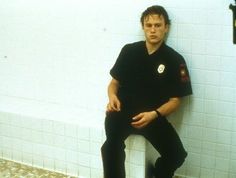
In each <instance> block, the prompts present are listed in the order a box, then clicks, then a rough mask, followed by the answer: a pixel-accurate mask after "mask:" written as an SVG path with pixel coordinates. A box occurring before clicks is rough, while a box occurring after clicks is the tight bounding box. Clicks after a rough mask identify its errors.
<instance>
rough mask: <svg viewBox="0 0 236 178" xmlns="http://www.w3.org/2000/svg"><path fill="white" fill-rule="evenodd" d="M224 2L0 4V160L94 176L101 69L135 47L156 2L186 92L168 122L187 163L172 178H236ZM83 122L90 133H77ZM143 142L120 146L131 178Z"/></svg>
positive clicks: (235, 88)
mask: <svg viewBox="0 0 236 178" xmlns="http://www.w3.org/2000/svg"><path fill="white" fill-rule="evenodd" d="M233 2H234V1H233V0H232V1H225V0H215V1H214V2H213V1H210V0H207V1H206V0H198V1H197V0H190V1H189V0H188V1H187V0H177V1H171V0H165V1H164V0H160V1H158V2H157V1H154V0H151V1H150V0H149V1H147V0H141V1H140V0H139V1H137V2H136V1H134V2H128V1H125V0H120V1H107V0H102V1H99V3H98V1H95V0H89V1H86V2H85V1H84V2H83V3H81V2H79V1H74V0H72V1H65V0H62V1H60V2H58V1H56V0H51V1H50V2H49V1H46V0H45V1H40V2H39V1H36V0H35V1H34V0H33V1H32V0H28V1H24V2H22V1H20V0H16V1H14V2H10V1H4V2H2V6H1V7H0V21H1V24H2V28H1V29H0V41H1V43H2V45H1V46H0V83H1V85H0V111H3V112H1V117H0V127H1V129H0V144H1V147H0V148H1V152H0V154H1V155H2V157H5V158H9V159H14V160H17V161H20V162H21V161H25V162H26V163H28V164H33V165H37V166H41V167H47V168H49V169H53V170H58V171H62V172H70V173H72V174H75V175H77V174H78V173H79V174H81V175H84V177H90V176H91V177H92V178H96V177H97V176H98V177H99V176H101V172H99V171H100V168H101V163H98V158H99V154H98V150H99V145H101V143H102V142H103V140H104V132H103V129H101V128H102V127H100V126H101V125H102V123H103V117H104V115H103V114H101V113H103V112H104V108H105V107H104V106H105V104H106V101H107V97H106V86H107V83H108V81H109V80H110V77H109V75H108V73H109V69H110V68H111V66H112V65H113V63H114V61H115V59H116V57H117V55H118V53H119V51H120V48H121V47H122V46H123V45H124V44H125V43H127V42H133V41H137V40H141V39H143V35H142V30H141V28H140V24H139V17H140V14H141V12H142V11H143V10H144V8H146V7H147V6H149V5H152V4H157V3H159V4H161V5H164V6H165V7H166V9H167V10H168V12H169V14H170V18H171V20H172V27H171V31H170V34H169V38H168V41H167V43H168V44H170V45H171V46H173V47H174V48H175V49H176V50H177V51H179V52H181V53H182V54H183V56H184V57H185V58H186V61H187V63H188V64H189V65H188V66H189V70H190V74H191V79H192V84H193V91H194V95H193V96H192V97H190V99H189V100H188V102H187V103H185V104H184V105H183V107H184V109H182V110H181V111H180V112H179V113H177V114H176V115H175V117H173V118H171V119H173V120H174V121H173V123H174V124H175V127H176V128H177V129H178V132H179V134H180V136H181V138H182V140H183V142H184V144H185V146H186V148H187V150H188V152H189V155H190V156H189V157H188V158H187V161H186V164H184V165H183V167H182V168H181V169H180V170H179V172H178V173H179V174H181V175H185V176H191V177H198V178H220V177H221V178H224V177H227V178H235V177H236V172H235V170H236V156H235V155H236V151H235V150H236V147H235V146H236V139H235V138H236V83H235V82H234V81H235V79H236V71H235V67H236V60H235V59H236V45H233V44H232V12H231V11H230V10H229V9H228V6H229V4H230V3H233ZM55 4H56V5H55ZM91 4H93V5H92V6H91ZM127 7H132V8H131V9H130V8H127ZM51 9H53V11H51ZM88 10H89V12H90V13H89V14H88V15H87V16H86V17H85V16H84V14H87V11H88ZM110 14H112V15H110ZM91 111H92V112H91ZM181 112H184V114H182V113H181ZM6 113H11V114H6ZM13 113H16V114H15V115H14V114H13ZM26 116H27V117H26ZM181 117H183V118H181ZM42 118H43V119H42ZM78 118H79V119H78ZM91 118H92V120H91ZM81 121H82V122H81ZM84 121H86V123H90V125H93V126H92V128H96V129H91V130H90V129H88V127H84V126H83V125H85V122H84ZM91 123H93V124H91ZM78 126H81V127H80V128H79V129H78ZM98 128H100V129H98ZM143 142H145V141H144V140H143V139H142V138H140V137H132V139H130V141H127V148H128V149H129V150H127V153H128V155H129V156H128V157H127V161H128V162H127V164H128V166H126V167H127V172H128V173H129V174H128V175H130V178H131V177H132V178H137V177H135V176H137V175H136V174H137V173H138V170H141V169H139V165H133V162H134V160H133V159H134V157H136V156H137V157H136V158H137V159H138V160H142V159H143V157H142V156H143V155H142V154H140V155H139V154H137V153H138V152H139V151H140V152H141V153H142V151H144V150H145V146H144V143H143ZM13 143H14V145H13ZM134 145H135V148H134ZM130 149H131V150H134V152H132V153H131V152H130ZM130 155H132V156H130ZM136 158H135V159H136ZM187 163H188V164H187ZM78 165H79V166H78ZM131 167H132V169H131ZM136 170H137V172H136ZM140 175H141V173H140Z"/></svg>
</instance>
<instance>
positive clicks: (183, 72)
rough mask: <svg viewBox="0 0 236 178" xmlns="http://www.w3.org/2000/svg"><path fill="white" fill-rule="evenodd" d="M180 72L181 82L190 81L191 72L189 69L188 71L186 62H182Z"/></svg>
mask: <svg viewBox="0 0 236 178" xmlns="http://www.w3.org/2000/svg"><path fill="white" fill-rule="evenodd" d="M179 72H180V80H181V82H183V83H185V82H189V74H188V71H187V66H186V64H180V68H179Z"/></svg>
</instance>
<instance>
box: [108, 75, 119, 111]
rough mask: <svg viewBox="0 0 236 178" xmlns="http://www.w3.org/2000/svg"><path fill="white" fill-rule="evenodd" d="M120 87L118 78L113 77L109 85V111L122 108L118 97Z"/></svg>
mask: <svg viewBox="0 0 236 178" xmlns="http://www.w3.org/2000/svg"><path fill="white" fill-rule="evenodd" d="M119 87H120V83H119V81H118V80H116V79H114V78H112V80H111V82H110V83H109V85H108V98H109V103H108V104H107V112H114V111H120V110H121V103H120V100H119V98H118V97H117V93H118V90H119Z"/></svg>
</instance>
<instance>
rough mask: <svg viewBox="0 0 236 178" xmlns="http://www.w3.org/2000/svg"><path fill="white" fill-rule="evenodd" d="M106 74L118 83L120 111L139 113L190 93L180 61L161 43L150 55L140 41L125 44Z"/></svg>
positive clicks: (183, 62) (189, 84)
mask: <svg viewBox="0 0 236 178" xmlns="http://www.w3.org/2000/svg"><path fill="white" fill-rule="evenodd" d="M110 74H111V76H112V77H113V78H114V79H116V80H118V81H119V83H120V88H119V92H118V97H119V99H120V100H121V103H122V109H127V110H128V109H134V110H138V111H139V112H143V111H147V110H152V109H156V108H157V107H159V106H161V105H162V104H164V103H166V102H167V101H168V100H169V98H171V97H183V96H187V95H190V94H192V88H191V83H190V78H189V72H188V69H187V66H186V63H185V60H184V58H183V57H182V56H181V55H180V54H179V53H177V52H176V51H175V50H173V49H172V48H170V47H169V46H167V45H166V44H164V43H163V44H162V45H161V46H160V48H159V49H158V50H157V51H155V52H154V53H152V54H150V55H149V54H148V51H147V48H146V45H145V42H144V41H140V42H136V43H132V44H127V45H125V46H124V47H123V48H122V50H121V52H120V54H119V56H118V58H117V60H116V63H115V64H114V66H113V67H112V69H111V70H110Z"/></svg>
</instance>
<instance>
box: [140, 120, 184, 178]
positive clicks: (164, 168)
mask: <svg viewBox="0 0 236 178" xmlns="http://www.w3.org/2000/svg"><path fill="white" fill-rule="evenodd" d="M143 131H144V136H145V138H146V139H147V140H148V141H150V143H151V144H152V145H153V146H154V148H155V149H156V150H157V151H158V152H159V153H160V155H161V156H160V157H159V158H158V159H157V161H156V163H155V170H154V174H155V178H172V177H173V176H174V172H175V171H176V169H177V168H179V167H180V166H181V165H182V164H183V162H184V160H185V158H186V156H187V152H186V151H185V149H184V147H183V144H182V142H181V140H180V138H179V136H178V134H177V133H176V131H175V129H174V128H173V126H172V125H171V124H170V123H169V122H168V121H167V120H166V118H158V120H155V121H154V122H152V123H150V124H149V125H148V126H147V127H146V128H144V130H143Z"/></svg>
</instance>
